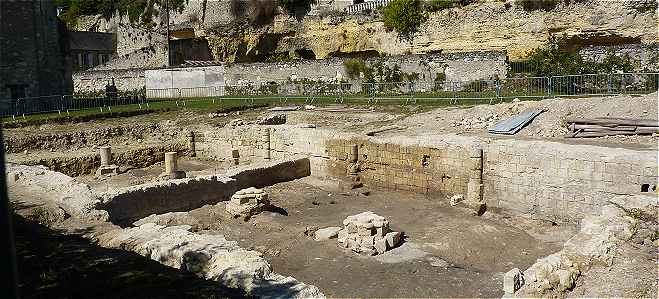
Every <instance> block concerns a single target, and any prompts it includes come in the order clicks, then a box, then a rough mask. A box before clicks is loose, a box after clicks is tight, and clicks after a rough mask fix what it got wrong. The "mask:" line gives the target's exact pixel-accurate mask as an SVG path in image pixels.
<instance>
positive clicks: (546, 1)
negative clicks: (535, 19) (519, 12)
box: [515, 0, 559, 11]
mask: <svg viewBox="0 0 659 299" xmlns="http://www.w3.org/2000/svg"><path fill="white" fill-rule="evenodd" d="M558 2H559V0H515V4H516V5H518V6H521V7H522V9H524V10H525V11H534V10H545V11H549V10H552V9H554V8H556V6H557V5H558Z"/></svg>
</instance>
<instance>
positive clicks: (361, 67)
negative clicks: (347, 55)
mask: <svg viewBox="0 0 659 299" xmlns="http://www.w3.org/2000/svg"><path fill="white" fill-rule="evenodd" d="M343 68H344V69H345V71H346V74H347V75H348V78H350V79H355V78H357V77H359V74H360V73H362V72H363V73H365V72H366V63H364V61H363V60H361V59H357V58H352V59H348V60H345V61H343Z"/></svg>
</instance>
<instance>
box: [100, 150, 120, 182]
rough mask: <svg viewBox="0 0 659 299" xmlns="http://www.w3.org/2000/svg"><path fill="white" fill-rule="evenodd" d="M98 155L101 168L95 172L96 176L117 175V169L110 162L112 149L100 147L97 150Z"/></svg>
mask: <svg viewBox="0 0 659 299" xmlns="http://www.w3.org/2000/svg"><path fill="white" fill-rule="evenodd" d="M98 153H99V155H100V156H101V166H100V167H99V168H98V169H97V170H96V176H97V177H100V176H105V175H115V174H117V173H118V170H119V167H118V166H117V165H114V164H110V163H111V162H112V147H110V146H101V147H99V148H98Z"/></svg>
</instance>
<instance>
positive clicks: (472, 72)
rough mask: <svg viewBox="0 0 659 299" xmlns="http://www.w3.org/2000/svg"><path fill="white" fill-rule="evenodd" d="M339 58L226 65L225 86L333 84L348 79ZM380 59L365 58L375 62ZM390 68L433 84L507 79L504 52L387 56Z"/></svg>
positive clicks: (386, 60)
mask: <svg viewBox="0 0 659 299" xmlns="http://www.w3.org/2000/svg"><path fill="white" fill-rule="evenodd" d="M344 60H345V59H342V58H331V59H324V60H302V61H294V62H280V63H234V64H228V65H227V66H226V84H227V85H242V84H263V83H267V82H270V81H275V82H282V81H288V80H289V79H297V80H302V79H309V80H312V81H336V80H340V79H345V80H347V79H348V76H347V75H346V72H345V68H344V66H343V61H344ZM378 60H379V58H369V59H366V62H367V63H374V62H376V61H378ZM382 60H383V61H384V62H385V63H386V64H387V65H389V66H392V67H393V66H394V65H399V66H400V69H401V71H402V72H405V73H417V74H419V80H422V81H433V80H434V79H435V78H436V77H437V74H438V73H441V74H445V76H446V80H447V81H472V80H478V79H489V78H493V77H495V76H498V77H501V78H504V77H505V76H506V67H507V66H506V53H505V52H469V53H448V54H427V55H401V56H386V57H383V58H382Z"/></svg>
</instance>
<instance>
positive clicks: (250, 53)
mask: <svg viewBox="0 0 659 299" xmlns="http://www.w3.org/2000/svg"><path fill="white" fill-rule="evenodd" d="M638 1H640V0H620V1H617V0H580V1H572V2H577V3H572V4H570V5H565V4H563V1H560V4H559V6H558V7H557V8H556V9H554V10H551V11H548V12H546V11H533V12H527V11H524V10H523V9H521V8H519V7H516V6H515V4H514V1H512V0H508V2H504V1H499V0H483V1H482V2H480V3H476V4H471V5H468V6H465V7H462V8H452V9H447V10H443V11H439V12H435V13H432V14H431V15H430V16H429V18H428V20H427V21H426V22H425V23H424V24H423V25H422V26H421V27H420V28H419V30H418V32H417V33H416V34H414V35H413V36H412V37H411V39H403V38H401V37H399V36H398V34H397V33H396V32H395V31H389V30H387V29H386V28H385V27H384V24H383V23H382V22H381V21H379V18H378V17H377V16H376V15H364V14H358V15H337V14H334V15H332V16H329V17H323V18H321V17H318V16H307V17H305V18H304V19H303V20H301V21H298V20H296V19H295V18H293V17H289V16H287V15H285V14H283V13H282V12H281V11H280V14H279V15H277V16H276V17H275V19H274V21H273V23H271V24H269V25H266V26H263V27H252V26H249V25H246V24H245V23H241V22H237V21H236V20H235V18H234V17H233V16H232V15H231V12H230V10H229V9H228V7H229V6H228V5H229V4H228V3H229V0H221V1H214V2H208V1H190V3H191V4H190V5H189V6H187V7H186V8H185V10H184V11H183V12H182V13H172V14H171V16H170V20H171V22H172V23H173V26H174V27H177V26H178V27H181V26H183V27H185V28H190V29H193V30H194V32H195V36H197V37H201V38H205V39H206V40H207V41H208V44H209V48H210V51H211V53H212V55H213V57H214V59H215V60H217V61H226V62H238V61H263V60H265V58H267V57H269V56H271V55H272V54H275V53H291V54H295V55H298V56H303V57H304V58H316V59H325V58H329V57H334V56H353V55H360V54H366V55H374V54H389V55H399V54H423V53H434V52H444V53H449V52H472V51H492V50H495V51H506V52H507V53H508V56H509V58H510V59H513V60H515V59H520V58H523V57H525V56H526V55H527V54H528V53H529V52H530V51H531V50H533V49H535V48H538V47H542V46H544V45H546V44H547V42H548V41H549V38H550V36H552V35H557V36H565V37H567V38H568V40H569V44H570V45H573V46H580V45H616V44H645V45H651V44H659V39H658V37H657V28H658V24H657V19H658V18H657V12H656V11H645V12H642V11H641V10H638V9H637V8H635V5H636V4H638ZM648 1H649V0H648ZM164 24H165V22H164V18H162V17H161V18H157V25H156V27H155V28H149V29H144V28H139V27H138V26H132V25H130V24H127V23H126V21H125V20H124V21H122V20H115V21H114V22H110V26H107V25H106V26H105V27H106V28H108V30H114V31H116V32H118V35H119V36H118V37H117V49H118V52H119V55H120V56H121V57H123V58H122V61H123V62H124V63H122V64H121V66H122V67H128V66H127V65H126V64H130V63H131V62H132V61H136V65H135V67H144V66H149V67H152V66H158V65H164V61H162V62H159V61H156V60H158V59H161V60H162V59H165V58H164V57H166V46H165V40H166V39H165V37H164V33H165V32H166V31H165V30H164ZM101 27H102V26H101ZM101 30H102V28H101ZM147 50H148V51H151V52H153V51H155V52H158V53H155V54H153V55H147V56H152V57H156V58H158V59H155V60H154V59H152V58H148V57H145V58H144V59H147V58H148V59H147V60H148V61H144V62H141V63H140V62H139V61H142V60H144V59H141V58H140V59H133V58H132V57H133V56H135V57H138V56H139V57H142V56H145V54H144V53H146V52H145V51H147ZM133 52H134V53H133ZM161 52H162V53H161ZM131 53H132V54H131ZM140 55H141V56H140ZM139 57H138V58H139Z"/></svg>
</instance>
